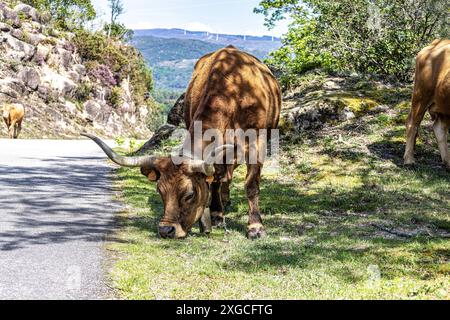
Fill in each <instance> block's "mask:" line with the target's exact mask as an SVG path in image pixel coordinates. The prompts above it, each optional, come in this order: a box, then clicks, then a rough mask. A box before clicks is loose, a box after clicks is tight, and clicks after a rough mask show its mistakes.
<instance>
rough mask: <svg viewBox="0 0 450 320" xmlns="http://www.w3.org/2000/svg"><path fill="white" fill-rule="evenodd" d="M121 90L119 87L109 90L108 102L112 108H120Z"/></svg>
mask: <svg viewBox="0 0 450 320" xmlns="http://www.w3.org/2000/svg"><path fill="white" fill-rule="evenodd" d="M122 95H123V90H122V88H121V87H114V88H112V89H111V95H110V96H109V102H110V103H111V105H112V106H113V107H114V108H118V107H120V104H121V103H122Z"/></svg>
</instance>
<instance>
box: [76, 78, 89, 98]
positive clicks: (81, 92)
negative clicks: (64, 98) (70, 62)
mask: <svg viewBox="0 0 450 320" xmlns="http://www.w3.org/2000/svg"><path fill="white" fill-rule="evenodd" d="M91 92H92V85H91V84H90V83H88V82H82V83H81V84H80V85H78V88H77V89H76V91H75V99H76V100H77V101H86V100H88V99H89V97H90V96H91Z"/></svg>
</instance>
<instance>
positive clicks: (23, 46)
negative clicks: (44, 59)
mask: <svg viewBox="0 0 450 320" xmlns="http://www.w3.org/2000/svg"><path fill="white" fill-rule="evenodd" d="M4 39H5V40H6V41H5V42H6V44H7V45H8V46H9V47H10V49H12V51H15V52H9V56H10V57H11V58H14V57H15V58H16V59H17V58H19V60H22V61H30V60H31V58H32V57H33V56H34V53H35V51H36V47H34V46H32V45H30V44H28V43H26V42H24V41H21V40H19V39H16V38H14V37H13V36H11V35H9V34H6V35H4Z"/></svg>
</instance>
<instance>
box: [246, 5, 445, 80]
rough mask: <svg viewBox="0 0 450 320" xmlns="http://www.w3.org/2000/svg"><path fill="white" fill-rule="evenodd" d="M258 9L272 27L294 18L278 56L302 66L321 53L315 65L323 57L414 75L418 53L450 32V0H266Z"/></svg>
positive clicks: (338, 65) (342, 65)
mask: <svg viewBox="0 0 450 320" xmlns="http://www.w3.org/2000/svg"><path fill="white" fill-rule="evenodd" d="M255 12H257V13H262V14H264V15H265V17H266V25H268V26H269V27H273V26H274V25H275V24H276V22H277V21H279V20H280V19H284V18H286V17H290V18H291V19H292V20H293V23H292V24H291V26H290V28H289V32H288V34H287V36H286V37H285V39H284V40H283V48H282V49H281V51H279V52H277V53H276V54H275V55H273V57H272V59H273V60H274V61H275V62H276V61H278V62H279V59H277V57H282V58H283V59H287V61H289V62H290V63H291V65H294V66H295V67H296V68H297V69H298V70H297V71H301V70H304V69H305V68H306V69H307V68H308V64H309V63H310V59H311V57H319V59H315V60H316V61H315V63H313V64H310V65H311V66H312V67H314V66H317V62H319V64H320V65H321V66H326V67H332V68H334V69H339V70H353V71H358V72H362V73H371V74H380V75H383V76H391V77H394V78H395V79H397V80H402V81H405V80H410V79H411V76H412V71H413V66H414V63H413V59H414V57H415V55H416V54H417V52H418V51H419V50H420V49H421V48H423V47H424V46H425V45H427V44H428V43H430V42H431V41H432V40H434V39H435V38H446V37H448V36H449V28H448V18H449V16H448V8H447V0H303V1H299V0H263V1H261V2H260V4H259V6H258V7H257V8H256V9H255ZM283 52H285V53H286V52H288V53H289V54H282V53H283ZM305 52H306V53H307V54H305ZM330 63H331V65H330ZM327 64H328V65H327ZM294 71H295V70H294Z"/></svg>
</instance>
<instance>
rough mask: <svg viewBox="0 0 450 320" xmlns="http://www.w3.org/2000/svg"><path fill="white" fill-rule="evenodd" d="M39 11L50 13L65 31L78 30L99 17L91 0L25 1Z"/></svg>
mask: <svg viewBox="0 0 450 320" xmlns="http://www.w3.org/2000/svg"><path fill="white" fill-rule="evenodd" d="M23 2H24V3H26V4H29V5H31V6H33V7H35V8H37V9H39V10H42V11H48V12H49V13H50V14H51V16H52V17H53V18H54V20H55V22H56V24H57V26H59V27H61V28H63V29H78V28H80V26H82V25H83V24H84V23H85V22H87V21H92V20H94V19H95V17H96V16H97V14H96V12H95V9H94V6H93V5H92V3H91V1H90V0H24V1H23Z"/></svg>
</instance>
